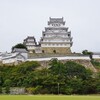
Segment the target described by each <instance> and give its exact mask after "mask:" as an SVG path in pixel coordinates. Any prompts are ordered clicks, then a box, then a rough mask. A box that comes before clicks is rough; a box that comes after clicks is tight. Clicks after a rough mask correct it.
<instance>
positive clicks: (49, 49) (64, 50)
mask: <svg viewBox="0 0 100 100" xmlns="http://www.w3.org/2000/svg"><path fill="white" fill-rule="evenodd" d="M41 49H42V53H59V54H66V53H67V54H71V49H70V48H67V47H42V48H41Z"/></svg>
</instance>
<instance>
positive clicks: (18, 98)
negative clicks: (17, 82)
mask: <svg viewBox="0 0 100 100" xmlns="http://www.w3.org/2000/svg"><path fill="white" fill-rule="evenodd" d="M0 100H100V96H61V95H59V96H55V95H54V96H52V95H35V96H34V95H0Z"/></svg>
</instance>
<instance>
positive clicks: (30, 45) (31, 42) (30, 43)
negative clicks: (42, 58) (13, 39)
mask: <svg viewBox="0 0 100 100" xmlns="http://www.w3.org/2000/svg"><path fill="white" fill-rule="evenodd" d="M23 44H24V45H25V46H26V47H27V49H28V51H29V53H34V52H35V48H36V45H37V43H36V40H35V37H34V36H28V37H27V38H26V39H24V41H23Z"/></svg>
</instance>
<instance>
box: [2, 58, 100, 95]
mask: <svg viewBox="0 0 100 100" xmlns="http://www.w3.org/2000/svg"><path fill="white" fill-rule="evenodd" d="M40 66H41V65H40V63H39V62H33V61H32V62H25V63H22V64H20V65H17V66H6V65H4V66H0V93H2V91H3V89H5V90H6V93H9V89H10V87H25V89H26V93H28V94H97V93H100V75H99V73H97V75H94V73H93V72H91V71H90V70H89V69H85V67H84V66H82V65H79V64H77V63H75V62H72V61H67V62H66V63H62V62H60V61H58V60H57V59H54V60H52V61H50V67H49V68H39V67H40Z"/></svg>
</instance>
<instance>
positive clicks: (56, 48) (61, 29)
mask: <svg viewBox="0 0 100 100" xmlns="http://www.w3.org/2000/svg"><path fill="white" fill-rule="evenodd" d="M23 44H24V45H25V46H26V47H27V50H28V51H27V50H26V49H22V48H14V50H13V51H12V52H11V53H7V52H5V53H0V64H15V65H17V64H19V63H20V62H25V61H49V60H51V59H52V58H57V59H58V60H83V61H84V60H87V61H90V57H89V55H82V54H81V53H80V54H77V53H72V52H71V46H72V45H73V42H72V37H71V32H70V31H68V27H66V26H65V21H64V20H63V18H50V19H49V21H48V27H45V30H44V31H43V32H42V37H41V39H40V41H39V43H37V42H36V39H35V37H34V36H28V37H27V38H26V39H24V41H23ZM93 58H94V59H100V53H99V54H96V53H94V54H93Z"/></svg>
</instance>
